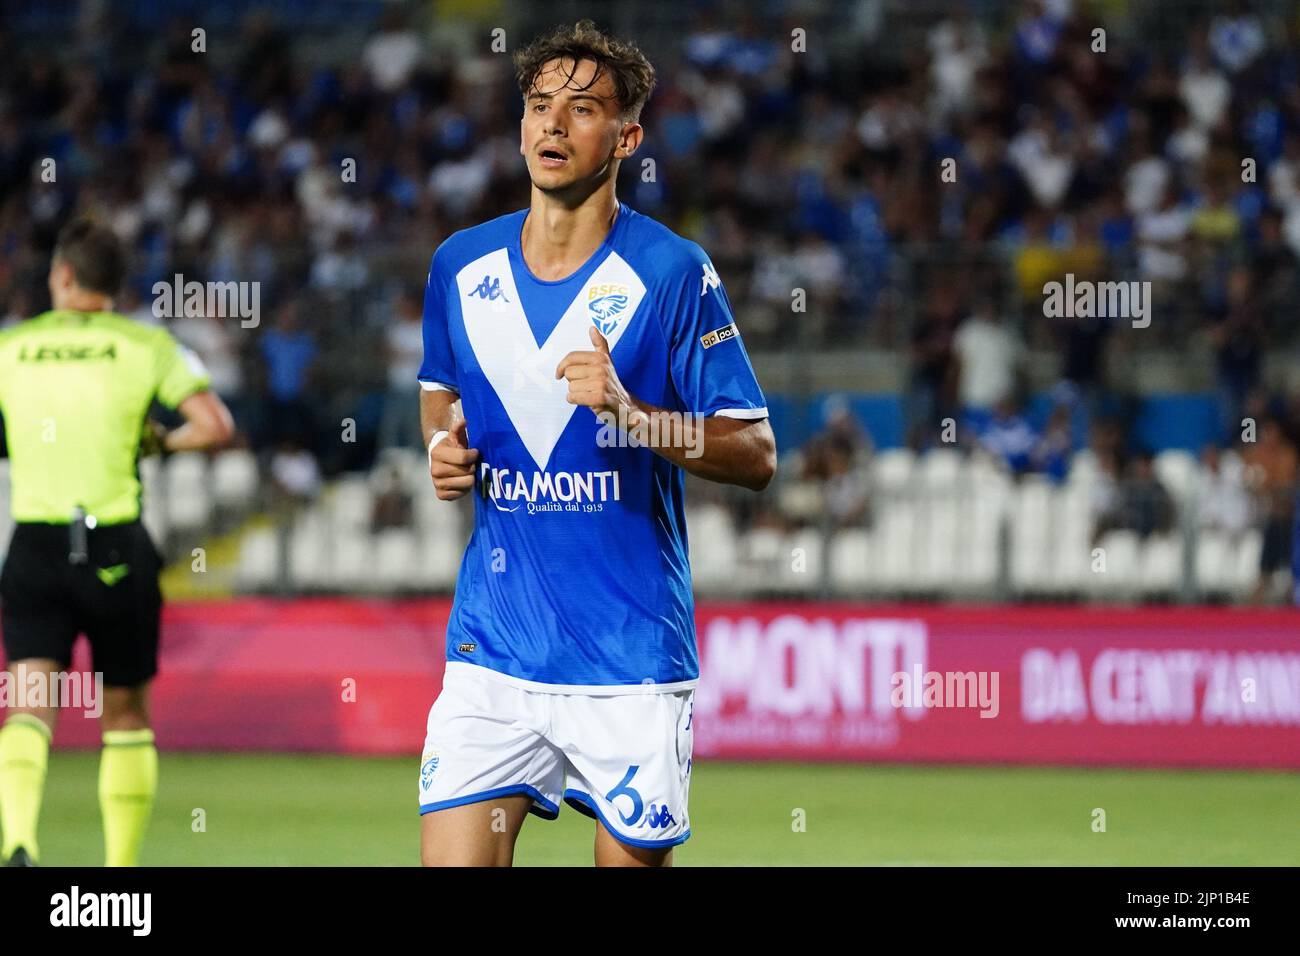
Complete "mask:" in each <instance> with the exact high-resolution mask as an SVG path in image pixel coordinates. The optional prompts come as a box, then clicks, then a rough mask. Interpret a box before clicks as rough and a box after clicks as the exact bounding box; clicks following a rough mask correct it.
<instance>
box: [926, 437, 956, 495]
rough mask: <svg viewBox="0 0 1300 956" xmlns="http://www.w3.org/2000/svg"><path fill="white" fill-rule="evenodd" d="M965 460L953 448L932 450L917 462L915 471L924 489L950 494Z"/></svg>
mask: <svg viewBox="0 0 1300 956" xmlns="http://www.w3.org/2000/svg"><path fill="white" fill-rule="evenodd" d="M964 466H965V459H964V458H963V457H962V455H961V453H960V452H958V451H957V450H956V449H953V448H932V449H930V450H929V451H928V452H926V453H925V454H924V455H922V456H921V458H920V460H919V461H918V462H917V471H918V472H919V473H920V479H921V481H922V483H923V484H924V485H925V487H926V488H927V489H928V490H929V491H931V492H933V493H940V492H947V493H951V492H952V491H953V490H954V489H955V488H956V486H957V482H958V479H959V478H960V477H961V476H962V473H963V472H964V470H965V468H964Z"/></svg>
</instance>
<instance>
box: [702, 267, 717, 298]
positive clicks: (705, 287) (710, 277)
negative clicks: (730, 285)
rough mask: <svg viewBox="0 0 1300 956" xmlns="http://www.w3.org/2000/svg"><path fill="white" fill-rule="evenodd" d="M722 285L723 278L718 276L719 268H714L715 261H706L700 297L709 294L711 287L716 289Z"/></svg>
mask: <svg viewBox="0 0 1300 956" xmlns="http://www.w3.org/2000/svg"><path fill="white" fill-rule="evenodd" d="M720 285H722V279H721V278H719V277H718V270H717V269H715V268H713V263H712V262H706V263H704V278H703V280H702V281H701V282H700V298H703V297H704V296H706V295H708V294H709V290H710V289H716V288H718V287H719V286H720Z"/></svg>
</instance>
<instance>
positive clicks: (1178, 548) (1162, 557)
mask: <svg viewBox="0 0 1300 956" xmlns="http://www.w3.org/2000/svg"><path fill="white" fill-rule="evenodd" d="M1138 560H1139V563H1140V573H1141V588H1142V593H1143V594H1144V595H1146V596H1148V597H1155V596H1172V595H1173V594H1175V592H1177V591H1178V589H1179V585H1180V584H1181V583H1182V579H1183V546H1182V539H1181V538H1180V537H1179V535H1178V534H1176V533H1171V534H1153V535H1150V536H1149V537H1148V538H1147V539H1146V541H1144V542H1143V543H1142V550H1141V554H1140V555H1139V558H1138Z"/></svg>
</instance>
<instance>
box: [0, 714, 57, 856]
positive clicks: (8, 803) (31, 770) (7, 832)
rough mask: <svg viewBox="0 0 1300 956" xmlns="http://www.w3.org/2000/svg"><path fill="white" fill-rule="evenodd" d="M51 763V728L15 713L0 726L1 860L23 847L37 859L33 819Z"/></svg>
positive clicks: (41, 722)
mask: <svg viewBox="0 0 1300 956" xmlns="http://www.w3.org/2000/svg"><path fill="white" fill-rule="evenodd" d="M49 763H50V728H49V727H47V726H46V725H45V723H44V721H42V720H40V719H39V718H36V717H33V716H32V715H31V714H14V715H12V716H11V717H10V718H9V719H8V720H6V721H5V724H4V726H3V727H0V830H3V831H4V845H3V847H0V863H3V862H4V861H5V860H7V859H9V857H10V856H11V855H12V854H13V852H14V850H16V849H18V848H19V847H22V848H23V849H24V850H26V851H27V852H28V854H30V855H31V857H32V859H33V860H35V859H39V858H40V849H39V848H38V847H37V845H36V822H37V820H38V819H39V818H40V815H41V797H42V795H43V794H44V792H45V768H46V767H47V766H49Z"/></svg>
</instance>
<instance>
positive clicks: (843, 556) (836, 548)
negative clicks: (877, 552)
mask: <svg viewBox="0 0 1300 956" xmlns="http://www.w3.org/2000/svg"><path fill="white" fill-rule="evenodd" d="M873 559H874V553H873V543H872V536H871V532H869V531H866V530H864V529H862V528H843V529H841V530H839V531H837V532H836V533H835V534H834V536H833V537H832V538H831V548H830V558H829V560H830V579H831V584H832V586H833V587H834V588H835V589H836V591H838V592H840V593H841V594H842V596H844V597H845V598H848V599H852V598H854V597H857V596H861V595H862V594H863V593H864V592H866V591H868V590H869V589H870V587H871V583H872V577H873V575H872V564H873Z"/></svg>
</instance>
